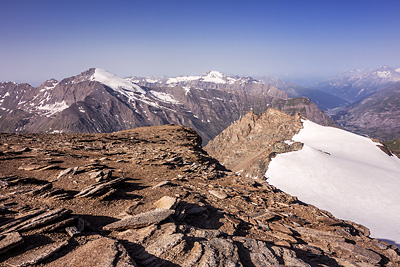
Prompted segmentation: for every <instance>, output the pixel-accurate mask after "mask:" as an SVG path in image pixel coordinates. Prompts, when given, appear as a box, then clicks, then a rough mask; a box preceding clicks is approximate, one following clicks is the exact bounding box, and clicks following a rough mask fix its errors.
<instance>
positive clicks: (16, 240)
mask: <svg viewBox="0 0 400 267" xmlns="http://www.w3.org/2000/svg"><path fill="white" fill-rule="evenodd" d="M23 243H24V239H23V238H22V236H21V235H20V234H19V233H18V232H12V233H9V234H6V235H3V236H0V254H1V253H4V252H6V251H8V250H10V249H12V248H15V247H17V246H19V245H21V244H23Z"/></svg>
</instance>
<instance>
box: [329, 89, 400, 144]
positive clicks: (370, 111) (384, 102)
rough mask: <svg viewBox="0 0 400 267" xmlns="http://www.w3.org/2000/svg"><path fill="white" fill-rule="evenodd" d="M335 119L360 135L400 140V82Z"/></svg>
mask: <svg viewBox="0 0 400 267" xmlns="http://www.w3.org/2000/svg"><path fill="white" fill-rule="evenodd" d="M333 118H334V119H335V120H336V121H337V122H338V123H339V124H340V125H341V126H343V127H344V128H345V129H348V130H350V131H352V132H355V133H358V134H362V135H368V136H372V137H377V138H380V139H384V140H389V139H396V138H400V82H397V83H394V84H392V85H389V86H387V87H384V88H383V89H381V90H379V91H376V92H374V93H372V94H370V95H368V96H366V97H364V98H362V99H361V100H359V101H357V102H355V103H353V104H351V105H349V106H348V107H346V108H344V109H343V110H342V111H340V112H339V113H338V114H336V115H335V116H333Z"/></svg>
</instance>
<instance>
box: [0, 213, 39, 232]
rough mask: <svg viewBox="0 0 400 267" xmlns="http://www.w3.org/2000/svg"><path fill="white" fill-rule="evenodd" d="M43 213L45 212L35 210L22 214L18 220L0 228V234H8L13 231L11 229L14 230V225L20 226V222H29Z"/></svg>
mask: <svg viewBox="0 0 400 267" xmlns="http://www.w3.org/2000/svg"><path fill="white" fill-rule="evenodd" d="M45 211H46V210H37V211H32V212H28V213H26V214H22V215H21V216H19V217H18V218H15V219H14V220H12V221H11V222H9V223H7V224H4V225H2V226H0V232H4V231H6V230H7V231H8V232H12V231H13V230H12V229H13V228H15V226H16V225H18V224H20V223H22V222H25V221H27V220H29V219H30V218H32V217H35V216H38V215H40V214H42V213H44V212H45ZM10 229H11V230H10Z"/></svg>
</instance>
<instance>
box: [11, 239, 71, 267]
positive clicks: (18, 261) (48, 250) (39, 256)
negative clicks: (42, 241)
mask: <svg viewBox="0 0 400 267" xmlns="http://www.w3.org/2000/svg"><path fill="white" fill-rule="evenodd" d="M66 245H68V241H64V242H56V243H52V244H48V245H45V246H43V247H40V248H38V249H32V250H29V251H27V252H26V253H24V254H22V255H19V256H17V257H14V258H12V259H11V260H9V261H7V262H6V265H7V266H10V267H23V266H30V265H33V264H37V263H39V262H41V261H43V260H45V259H47V258H49V257H50V256H52V255H53V254H54V253H56V252H57V251H59V250H60V249H62V248H63V247H65V246H66Z"/></svg>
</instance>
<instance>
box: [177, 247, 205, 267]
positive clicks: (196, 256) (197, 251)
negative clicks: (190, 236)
mask: <svg viewBox="0 0 400 267" xmlns="http://www.w3.org/2000/svg"><path fill="white" fill-rule="evenodd" d="M202 255H203V246H202V245H201V244H200V243H199V242H194V244H193V248H192V249H191V250H190V253H189V256H188V257H187V258H186V259H185V260H184V261H183V263H182V264H181V265H182V267H192V266H194V265H195V264H196V263H197V262H198V261H199V260H200V258H201V256H202Z"/></svg>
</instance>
